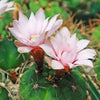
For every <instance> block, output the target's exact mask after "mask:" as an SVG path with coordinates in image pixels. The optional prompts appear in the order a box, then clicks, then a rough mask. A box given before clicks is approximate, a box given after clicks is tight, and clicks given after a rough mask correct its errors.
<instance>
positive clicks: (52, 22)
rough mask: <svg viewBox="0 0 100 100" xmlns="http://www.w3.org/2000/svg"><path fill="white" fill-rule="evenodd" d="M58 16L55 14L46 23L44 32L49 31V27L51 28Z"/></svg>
mask: <svg viewBox="0 0 100 100" xmlns="http://www.w3.org/2000/svg"><path fill="white" fill-rule="evenodd" d="M58 16H59V14H57V15H55V16H54V17H52V18H51V20H50V21H49V23H48V27H47V29H46V31H49V30H50V29H51V27H53V25H54V23H55V21H56V19H57V17H58Z"/></svg>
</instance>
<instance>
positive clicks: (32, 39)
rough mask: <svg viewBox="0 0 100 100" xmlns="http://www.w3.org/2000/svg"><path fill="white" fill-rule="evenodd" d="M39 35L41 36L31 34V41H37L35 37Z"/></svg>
mask: <svg viewBox="0 0 100 100" xmlns="http://www.w3.org/2000/svg"><path fill="white" fill-rule="evenodd" d="M38 37H40V35H32V36H31V41H32V42H34V41H35V40H34V38H38Z"/></svg>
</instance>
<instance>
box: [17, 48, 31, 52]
mask: <svg viewBox="0 0 100 100" xmlns="http://www.w3.org/2000/svg"><path fill="white" fill-rule="evenodd" d="M31 50H32V48H30V47H18V52H20V53H28V52H30V51H31Z"/></svg>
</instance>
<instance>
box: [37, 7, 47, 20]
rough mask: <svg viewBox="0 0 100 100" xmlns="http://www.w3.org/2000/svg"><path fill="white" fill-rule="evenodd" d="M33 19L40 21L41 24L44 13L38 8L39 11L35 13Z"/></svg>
mask: <svg viewBox="0 0 100 100" xmlns="http://www.w3.org/2000/svg"><path fill="white" fill-rule="evenodd" d="M35 18H36V19H37V20H40V21H42V22H43V21H44V20H45V15H44V11H43V9H42V8H40V9H39V10H38V11H37V12H36V15H35Z"/></svg>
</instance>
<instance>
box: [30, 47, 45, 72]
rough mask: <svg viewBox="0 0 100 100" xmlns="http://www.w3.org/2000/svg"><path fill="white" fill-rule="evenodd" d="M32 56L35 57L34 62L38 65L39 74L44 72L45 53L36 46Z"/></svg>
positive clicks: (31, 53)
mask: <svg viewBox="0 0 100 100" xmlns="http://www.w3.org/2000/svg"><path fill="white" fill-rule="evenodd" d="M30 55H32V56H33V57H34V61H35V63H36V65H37V71H38V73H41V72H42V71H43V62H44V51H43V49H42V48H41V47H39V46H34V47H33V49H32V50H31V52H30Z"/></svg>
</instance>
